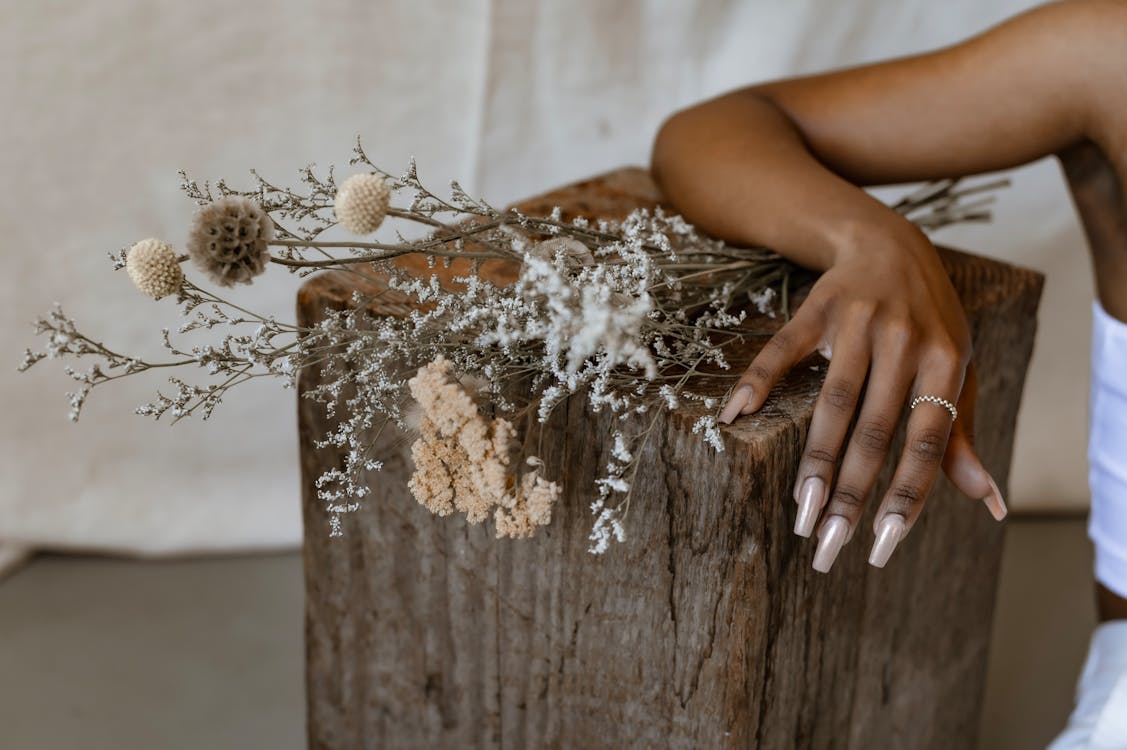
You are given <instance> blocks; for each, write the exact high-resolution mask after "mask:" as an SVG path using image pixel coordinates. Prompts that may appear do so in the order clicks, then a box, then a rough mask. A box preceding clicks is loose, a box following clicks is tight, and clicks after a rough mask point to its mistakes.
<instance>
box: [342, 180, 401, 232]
mask: <svg viewBox="0 0 1127 750" xmlns="http://www.w3.org/2000/svg"><path fill="white" fill-rule="evenodd" d="M390 203H391V188H389V187H388V184H387V180H385V179H384V178H382V177H380V176H379V175H374V174H354V175H352V176H351V177H349V178H348V179H347V180H345V181H344V182H343V183H342V184H341V186H340V189H339V190H337V194H336V199H335V200H334V201H333V211H334V212H336V215H337V221H339V222H340V224H341V226H343V227H344V228H345V229H347V230H348V231H350V232H352V233H353V234H371V233H372V232H374V231H376V230H377V229H379V228H380V224H382V223H383V220H384V217H385V216H387V209H388V206H389V205H390Z"/></svg>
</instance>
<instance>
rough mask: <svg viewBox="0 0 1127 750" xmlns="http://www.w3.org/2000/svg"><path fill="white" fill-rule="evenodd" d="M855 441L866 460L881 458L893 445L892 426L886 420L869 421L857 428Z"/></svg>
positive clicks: (875, 419)
mask: <svg viewBox="0 0 1127 750" xmlns="http://www.w3.org/2000/svg"><path fill="white" fill-rule="evenodd" d="M853 440H854V442H855V443H856V444H857V447H858V449H860V451H861V453H862V455H864V456H865V457H866V458H880V457H882V456H884V454H885V453H887V452H888V447H889V446H890V445H891V444H892V426H891V425H890V424H889V423H888V422H887V421H886V420H884V419H881V418H873V419H867V420H865V421H864V422H862V423H861V424H859V425H858V426H857V429H856V431H855V432H854V433H853Z"/></svg>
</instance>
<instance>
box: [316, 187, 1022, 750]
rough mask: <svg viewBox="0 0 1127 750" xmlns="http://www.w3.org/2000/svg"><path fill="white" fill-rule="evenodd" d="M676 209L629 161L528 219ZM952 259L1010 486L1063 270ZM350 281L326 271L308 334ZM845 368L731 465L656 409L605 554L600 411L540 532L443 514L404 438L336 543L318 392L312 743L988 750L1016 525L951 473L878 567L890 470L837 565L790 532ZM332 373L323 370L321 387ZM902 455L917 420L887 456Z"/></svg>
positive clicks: (578, 437) (808, 391)
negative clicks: (600, 542) (1003, 581)
mask: <svg viewBox="0 0 1127 750" xmlns="http://www.w3.org/2000/svg"><path fill="white" fill-rule="evenodd" d="M659 200H660V196H659V194H658V193H657V191H656V189H655V188H654V186H653V183H652V182H651V181H650V179H649V176H648V174H647V173H646V172H645V171H643V170H639V169H626V170H619V171H617V172H612V173H610V174H607V175H604V176H601V177H598V178H595V179H593V180H588V181H586V182H583V183H579V184H577V185H572V186H568V187H566V188H563V189H561V190H558V191H555V192H553V193H550V194H548V195H546V196H543V197H540V198H536V199H531V200H530V201H527V202H525V203H524V204H522V208H525V209H526V210H529V211H534V210H542V211H545V212H546V211H547V210H549V209H550V208H551V207H552V206H553V205H557V204H558V205H561V206H562V207H563V208H564V209H565V215H580V214H581V215H586V216H591V217H594V216H606V217H620V216H623V215H625V214H626V213H627V212H629V211H630V210H631V209H633V208H635V207H637V206H640V205H653V204H655V203H657V202H658V201H659ZM942 252H943V257H944V262H945V264H946V265H947V268H948V271H949V272H950V274H951V276H952V279H953V280H954V283H955V285H956V287H957V288H958V290H959V293H960V297H961V299H962V302H963V304H964V306H965V307H966V310H967V314H968V317H969V319H970V322H971V329H972V334H973V340H974V347H975V357H976V362H977V366H978V376H979V405H978V410H977V415H976V419H977V425H976V427H977V444H978V448H979V451H980V454H981V455H982V458H983V460H984V462H985V464H986V466H987V468H988V469H990V471H991V472H992V473H993V475H994V476H995V477H996V478H998V479H999V480H1000V484H1001V487H1002V490H1003V493H1005V492H1006V490H1007V482H1006V481H1005V478H1006V477H1007V475H1008V473H1009V465H1010V456H1011V449H1012V442H1013V434H1014V423H1015V419H1016V416H1017V408H1018V402H1019V399H1020V396H1021V390H1022V385H1023V382H1024V379H1025V371H1026V366H1027V363H1028V361H1029V356H1030V353H1031V350H1032V346H1033V335H1034V329H1035V325H1036V323H1035V316H1036V310H1037V304H1038V301H1039V297H1040V291H1041V284H1042V278H1041V276H1040V275H1039V274H1037V273H1034V272H1032V271H1028V270H1024V269H1019V268H1015V267H1012V266H1008V265H1004V264H1001V263H997V262H994V261H990V260H987V259H984V258H980V257H976V256H972V255H968V254H965V253H960V252H956V251H950V250H943V251H942ZM353 288H356V284H355V283H354V282H353V281H351V280H350V279H349V278H348V277H346V276H343V275H339V274H323V275H321V276H317V277H313V278H312V279H311V280H309V281H308V282H306V284H305V285H304V286H303V288H302V289H301V292H300V294H299V298H298V313H299V318H300V319H301V322H302V323H303V324H309V323H312V322H314V321H316V320H318V319H319V317H320V315H321V312H320V311H321V310H322V309H323V308H324V307H326V306H328V307H340V306H341V305H343V304H345V300H347V299H348V295H349V294H350V293H351V291H352V289H353ZM807 289H808V285H807V287H806V288H804V289H800V290H798V292H797V294H795V295H794V298H793V300H792V309H794V307H797V305H798V304H799V303H800V302H801V300H802V298H803V296H804V294H805V292H806V291H807ZM387 312H389V313H390V314H394V312H395V310H392V309H389V310H387ZM756 322H757V323H764V324H770V323H771V321H765V320H764V321H756ZM774 323H775V325H777V321H776V322H774ZM753 353H754V347H752V351H748V352H745V353H742V354H740V355H739V356H736V357H734V358H735V359H737V360H740V361H745V362H746V361H747V360H749V359H750V356H751V355H752V354H753ZM823 362H824V361H823V360H821V358H820V357H819V356H818V355H814V356H813V357H812V358H810V359H809V360H808V361H806V362H804V363H803V364H801V365H800V366H798V367H797V368H795V369H794V370H793V371H792V373H791V374H790V376H788V378H787V379H786V380H785V382H783V383H781V384H780V385H779V386H778V388H777V389H776V390H775V391H774V392H773V393H772V395H771V397H770V399H769V400H768V402H767V404H766V405H765V407H764V408H763V409H762V410H761V411H760V412H759V413H758V414H756V415H752V416H750V417H743V418H741V419H739V420H737V422H736V423H735V424H733V425H732V426H730V427H727V428H725V429H724V431H723V433H724V444H725V451H724V452H723V453H716V452H715V451H713V450H712V449H710V448H709V447H708V446H707V445H706V444H705V443H704V442H703V441H702V440H701V439H700V438H699V436H696V435H692V434H691V433H690V431H689V429H688V426H689V425H691V423H692V420H693V419H694V418H695V416H696V414H697V412H696V411H695V410H694V408H692V407H687V408H684V409H681V410H679V411H677V412H675V413H673V414H670V415H662V416H660V417H658V419H659V421H658V423H657V425H656V428H655V429H656V432H655V436H654V437H653V438H652V439H651V440H650V441H649V442H648V443H647V445H646V447H645V449H644V451H643V453H642V457H641V460H642V469H641V470H640V471H639V474H638V476H637V489H636V494H635V496H634V499H633V501H632V508H631V511H630V513H629V515H628V516H627V518H626V523H625V525H626V529H627V533H628V535H629V538H628V540H627V542H626V543H624V544H621V545H614V544H612V545H611V547H610V550H609V551H608V552H607V553H606V554H605V555H604V556H601V557H596V556H593V555H591V554H589V553H588V552H587V551H586V549H587V546H588V539H587V535H588V533H589V530H590V525H591V521H592V518H591V513H590V510H589V503H590V501H591V499H592V497H591V487H592V482H593V480H594V479H595V477H596V474H597V473H598V471H599V467H601V466H603V465H604V464H605V463H606V461H607V458H608V455H609V446H608V445H607V444H606V441H605V440H604V436H606V435H607V434H608V432H609V422H608V418H607V416H606V415H604V414H594V413H592V412H591V411H590V410H589V409H588V408H587V406H586V404H585V401H584V399H582V398H573V399H572V400H571V401H570V402H568V404H567V407H566V408H561V409H557V410H556V413H555V414H554V416H553V417H552V419H551V420H550V421H549V422H548V423H547V424H545V425H524V427H525V428H526V438H525V439H526V440H527V441H528V442H529V444H532V445H542V448H541V453H540V455H541V456H542V457H543V458H544V459H545V461H546V463H547V467H548V471H547V475H548V476H549V477H550V478H561V479H562V480H563V481H564V486H565V492H564V496H563V498H562V500H561V502H560V503H559V505H558V506H557V509H556V511H555V513H554V517H553V520H552V523H551V525H550V526H548V527H547V528H545V529H543V530H541V532H540V534H539V536H538V537H536V538H534V539H532V540H510V539H501V540H497V539H494V538H493V533H494V532H493V528H492V524H491V523H487V524H485V525H481V526H470V525H468V524H466V523H465V522H464V520H462V519H461V518H460V517H447V518H436V517H432V516H431V515H430V514H429V513H428V512H427V511H426V510H425V509H424V508H423V507H422V506H420V505H419V504H418V503H416V502H415V500H414V499H413V498H412V497H411V496H410V494H409V492H408V490H407V488H406V478H407V477H408V476H409V474H410V460H409V452H408V451H407V448H406V445H405V444H404V443H403V441H402V439H401V437H398V436H394V435H392V436H387V442H386V445H385V446H384V447H385V456H386V465H385V468H384V470H383V472H381V473H379V474H377V475H373V476H372V477H371V485H372V488H373V493H372V495H371V496H370V497H368V498H367V499H366V501H365V503H364V505H363V508H362V510H360V511H359V512H357V513H354V514H351V515H346V516H345V517H344V519H343V520H344V529H345V536H344V537H343V538H329V537H328V518H327V516H326V514H325V511H324V509H323V507H322V506H321V505H320V503H319V501H318V500H317V499H316V493H315V491H314V488H313V482H314V480H315V479H316V478H317V477H318V476H319V475H320V474H321V472H322V471H323V470H324V469H325V468H326V467H328V466H333V465H337V464H338V463H339V461H340V456H338V455H337V454H335V453H334V452H333V450H330V449H315V448H314V447H313V442H312V441H313V439H314V438H315V437H316V436H318V435H321V434H323V433H324V432H325V431H326V430H327V429H328V428H329V423H328V422H326V420H325V418H324V415H323V412H322V409H321V407H320V406H319V405H318V404H315V403H313V402H311V401H310V400H308V399H300V400H299V426H300V431H301V464H302V481H303V485H304V487H303V492H304V519H305V529H306V532H305V550H304V555H305V570H306V649H307V659H306V661H307V690H308V712H309V716H308V718H309V721H308V728H309V743H310V746H311V747H313V748H855V749H857V750H862V749H864V750H869V749H871V748H936V749H937V750H939V749H942V750H948V749H949V748H969V747H973V746H974V742H975V736H976V730H977V725H978V719H979V705H980V702H981V697H982V689H983V679H984V670H985V667H986V655H987V654H986V649H987V644H988V642H989V637H990V624H991V619H992V616H993V606H994V591H995V586H996V583H997V575H998V565H999V560H1000V554H1001V543H1002V535H1003V528H1004V527H1003V525H1001V524H997V523H995V522H994V521H993V520H992V519H991V517H990V515H989V513H988V512H987V511H986V509H985V508H984V507H983V506H982V504H981V503H978V502H975V501H970V500H967V499H966V498H963V497H961V496H960V495H959V494H958V492H957V491H956V490H955V489H954V488H953V486H952V485H951V484H950V483H949V482H948V481H947V480H946V478H941V479H940V480H939V482H938V483H937V485H936V488H935V490H933V492H932V495H931V497H930V499H929V501H928V506H927V509H926V510H925V512H924V514H923V516H922V517H921V519H920V521H919V523H918V524H917V525H916V527H915V528H914V530H913V532H912V534H911V535H910V537H908V538H907V539H906V540H905V541H904V542H903V543H902V544H901V545H900V548H899V549H898V550H897V551H896V554H895V556H894V558H893V560H892V561H891V563H890V564H889V567H888V568H886V569H884V570H877V569H873V568H871V567H870V566H869V565H867V563H866V557H867V554H868V549H869V546H870V545H871V543H872V530H871V520H872V512H873V510H874V509H875V506H876V502H874V501H873V500H874V499H879V497H880V496H881V494H883V491H884V490H885V489H886V488H887V486H888V482H889V479H890V477H891V473H892V470H893V468H894V461H893V460H892V459H890V460H889V461H888V463H887V464H886V466H885V469H884V471H883V472H882V474H881V477H880V479H879V481H878V483H877V487H876V488H875V490H874V494H873V496H871V498H870V503H869V506H868V513H867V514H866V516H865V520H864V521H863V523H862V525H861V527H860V528H859V529H858V531H857V533H856V534H855V537H854V539H853V540H852V542H851V543H850V544H848V545H847V546H846V547H845V549H844V550H843V551H842V554H841V557H840V558H839V560H838V562H837V563H836V565H835V566H834V569H833V571H832V573H831V574H830V575H821V574H818V573H815V572H814V571H813V570H812V569H811V567H810V563H811V560H812V556H813V551H814V545H813V544H812V543H811V542H809V541H807V540H803V539H800V538H798V537H796V536H795V535H794V534H793V533H792V532H791V528H792V527H793V523H794V513H795V502H794V500H793V499H792V483H793V481H794V474H795V471H796V469H797V464H798V460H799V458H800V456H801V451H802V446H803V443H804V439H805V435H806V431H807V429H808V427H809V424H810V417H811V413H812V408H813V403H814V400H815V398H816V396H817V393H818V389H819V387H820V385H821V382H822V379H823V377H824V376H825V367H824V366H821V367H818V365H819V364H823ZM814 367H817V369H812V368H814ZM316 382H317V373H316V372H315V371H313V370H307V371H304V372H303V373H302V374H301V379H300V383H299V391H300V392H303V391H305V390H306V389H308V388H311V387H313V386H314V385H315V384H316ZM718 388H722V386H718ZM541 430H543V431H544V434H543V436H542V437H543V440H542V441H541V435H540V431H541ZM902 444H903V424H901V429H900V432H899V434H898V436H897V440H896V443H895V445H894V449H893V452H892V454H891V455H893V456H896V455H898V453H899V450H900V447H901V446H902Z"/></svg>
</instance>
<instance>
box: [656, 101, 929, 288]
mask: <svg viewBox="0 0 1127 750" xmlns="http://www.w3.org/2000/svg"><path fill="white" fill-rule="evenodd" d="M653 172H654V177H655V179H656V180H657V181H658V183H659V184H660V185H661V187H662V189H663V191H664V192H665V195H666V197H667V198H668V199H669V200H670V201H671V202H672V203H673V205H674V206H676V207H677V209H678V211H680V212H681V213H682V214H683V215H684V216H685V217H686V218H687V219H689V221H691V222H693V223H694V224H696V225H697V226H700V227H702V228H703V229H705V230H706V231H708V232H709V233H711V234H713V235H714V236H717V237H720V238H722V239H724V240H726V241H728V242H730V243H732V244H735V245H744V246H757V245H762V246H766V247H770V248H772V249H774V250H776V251H777V252H779V253H781V254H783V255H784V256H786V257H788V258H790V259H791V260H793V261H795V262H796V263H798V264H799V265H802V266H806V267H807V268H812V269H815V270H818V271H824V270H825V269H827V268H829V266H830V265H832V263H833V261H834V259H835V257H836V256H837V254H838V253H839V252H841V251H843V250H844V249H847V248H849V247H853V246H855V244H856V241H857V239H858V238H859V237H861V236H864V235H865V234H866V233H869V232H870V231H871V232H872V233H873V234H876V233H877V232H878V231H881V232H884V231H887V230H889V229H890V228H894V227H895V228H899V231H902V232H904V233H910V232H913V231H916V230H915V228H914V227H913V226H912V225H911V224H909V223H908V222H907V221H905V220H903V219H901V218H900V217H899V216H898V215H897V214H895V213H894V212H893V211H891V210H890V209H889V208H887V207H886V206H884V205H883V204H882V203H880V202H879V201H877V200H875V199H874V198H872V197H871V196H869V195H868V194H867V193H865V192H864V191H863V190H860V189H858V188H857V187H856V186H854V185H853V184H851V183H850V182H848V181H846V180H845V179H843V178H841V177H839V176H838V175H836V174H834V173H833V172H832V171H831V170H830V169H828V168H827V167H826V166H824V165H823V164H822V163H821V162H819V161H818V160H817V159H816V158H814V156H813V155H812V154H811V153H810V151H809V150H808V148H807V146H806V144H805V143H804V142H803V137H802V134H801V133H800V132H799V130H798V128H797V127H796V126H795V124H794V123H793V122H792V121H791V120H790V119H789V118H788V117H787V116H786V115H785V114H784V113H782V112H781V111H780V110H779V109H778V108H777V107H776V106H775V105H774V104H773V103H771V102H770V101H768V100H765V99H762V98H760V97H758V96H756V95H755V94H752V93H745V92H737V93H736V94H731V95H728V96H725V97H721V98H719V99H715V100H712V101H710V102H707V103H705V104H704V105H701V106H699V107H696V108H693V109H688V110H685V111H683V112H681V113H679V114H677V115H675V116H674V117H672V118H670V119H669V120H668V121H666V123H665V124H664V126H663V127H662V129H661V132H660V133H659V135H658V138H657V140H656V142H655V145H654V153H653Z"/></svg>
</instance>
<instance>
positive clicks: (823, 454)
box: [805, 445, 837, 464]
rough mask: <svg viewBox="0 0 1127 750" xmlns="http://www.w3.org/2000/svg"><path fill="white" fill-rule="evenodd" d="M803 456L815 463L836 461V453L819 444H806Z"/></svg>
mask: <svg viewBox="0 0 1127 750" xmlns="http://www.w3.org/2000/svg"><path fill="white" fill-rule="evenodd" d="M805 457H806V458H807V459H808V460H810V461H814V462H817V463H825V464H832V463H834V462H835V461H837V453H835V452H834V451H832V450H830V449H828V448H826V447H825V446H821V445H808V446H806V451H805Z"/></svg>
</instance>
